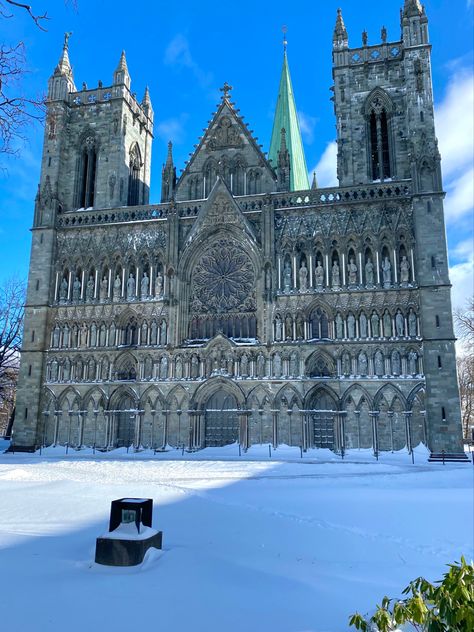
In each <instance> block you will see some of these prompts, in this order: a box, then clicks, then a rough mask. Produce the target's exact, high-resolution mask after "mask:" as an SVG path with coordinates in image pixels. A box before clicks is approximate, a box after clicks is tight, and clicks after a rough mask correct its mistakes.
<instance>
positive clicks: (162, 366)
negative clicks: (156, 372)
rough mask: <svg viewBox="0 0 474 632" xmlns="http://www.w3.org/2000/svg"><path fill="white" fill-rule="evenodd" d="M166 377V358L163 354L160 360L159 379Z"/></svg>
mask: <svg viewBox="0 0 474 632" xmlns="http://www.w3.org/2000/svg"><path fill="white" fill-rule="evenodd" d="M167 377H168V358H167V356H163V357H162V358H161V362H160V379H161V380H166V378H167Z"/></svg>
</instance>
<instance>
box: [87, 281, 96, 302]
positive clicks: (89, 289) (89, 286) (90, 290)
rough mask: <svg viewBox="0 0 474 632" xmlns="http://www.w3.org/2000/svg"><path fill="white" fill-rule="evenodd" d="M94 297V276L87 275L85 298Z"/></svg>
mask: <svg viewBox="0 0 474 632" xmlns="http://www.w3.org/2000/svg"><path fill="white" fill-rule="evenodd" d="M93 298H94V277H93V276H92V275H90V276H89V280H88V281H87V285H86V300H88V301H92V300H93Z"/></svg>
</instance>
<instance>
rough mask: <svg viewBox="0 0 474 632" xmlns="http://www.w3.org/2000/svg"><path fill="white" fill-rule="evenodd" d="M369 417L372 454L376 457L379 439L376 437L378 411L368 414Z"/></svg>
mask: <svg viewBox="0 0 474 632" xmlns="http://www.w3.org/2000/svg"><path fill="white" fill-rule="evenodd" d="M369 415H370V417H371V419H372V445H373V448H374V454H375V455H378V453H379V437H378V428H377V418H378V415H379V413H378V411H372V412H369Z"/></svg>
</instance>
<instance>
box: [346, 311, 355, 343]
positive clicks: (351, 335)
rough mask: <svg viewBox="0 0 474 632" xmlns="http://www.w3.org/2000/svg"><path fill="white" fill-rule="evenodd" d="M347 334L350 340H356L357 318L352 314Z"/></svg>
mask: <svg viewBox="0 0 474 632" xmlns="http://www.w3.org/2000/svg"><path fill="white" fill-rule="evenodd" d="M347 334H348V337H349V338H351V339H352V338H355V316H354V314H353V313H352V312H351V313H350V314H349V316H348V317H347Z"/></svg>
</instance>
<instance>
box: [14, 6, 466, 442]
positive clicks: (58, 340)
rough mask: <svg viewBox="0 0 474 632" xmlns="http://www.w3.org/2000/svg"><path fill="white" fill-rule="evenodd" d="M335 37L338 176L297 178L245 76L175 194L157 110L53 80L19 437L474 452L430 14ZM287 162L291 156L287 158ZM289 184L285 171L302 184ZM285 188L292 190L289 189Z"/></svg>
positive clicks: (66, 75) (65, 68) (113, 90)
mask: <svg viewBox="0 0 474 632" xmlns="http://www.w3.org/2000/svg"><path fill="white" fill-rule="evenodd" d="M402 29H403V35H402V39H401V41H397V42H391V43H389V42H387V41H386V34H385V33H384V31H382V42H381V44H378V45H376V46H368V44H367V42H366V40H365V38H364V45H363V46H362V47H361V48H356V49H351V48H349V45H348V37H347V31H346V29H345V26H344V23H343V20H342V15H341V14H340V13H338V17H337V22H336V28H335V31H334V44H333V76H334V88H333V90H334V97H333V100H334V108H335V115H336V122H337V132H338V138H337V142H338V177H339V181H340V186H339V187H337V188H334V189H317V188H315V187H313V188H312V189H310V190H306V191H289V190H288V189H289V181H290V179H289V177H288V168H289V167H288V165H290V164H291V160H290V159H291V157H290V156H288V150H287V148H286V145H285V131H282V146H281V150H280V152H279V164H278V165H275V164H273V163H270V162H269V161H268V160H267V158H266V157H265V154H264V153H263V152H262V149H261V147H260V146H259V145H258V144H257V142H256V140H255V138H254V137H253V135H252V133H251V132H250V131H249V129H248V127H247V126H246V125H245V124H244V123H243V121H242V118H241V117H240V115H239V113H238V110H236V109H235V107H234V104H233V103H232V102H231V100H230V87H229V86H227V85H225V86H224V88H223V96H222V100H221V103H220V106H219V107H218V110H217V112H216V114H215V115H214V117H213V119H212V121H211V122H210V124H209V126H208V128H207V129H206V130H205V133H204V135H203V137H202V138H201V139H200V141H199V144H198V146H197V148H196V150H195V152H194V154H193V156H192V158H191V160H190V162H189V163H188V164H187V166H186V169H185V170H184V172H183V174H182V175H181V177H180V178H179V179H178V180H177V179H176V175H175V173H176V171H175V167H174V164H173V158H172V148H171V145H170V147H169V152H168V157H167V160H166V163H165V165H164V167H163V173H162V175H163V186H162V201H161V203H160V204H151V205H150V204H148V188H149V177H150V156H151V138H152V128H153V111H152V107H151V102H150V99H149V96H148V91H146V93H145V97H144V99H143V101H142V103H141V104H140V103H138V102H137V101H136V99H135V97H134V96H133V95H132V94H131V93H130V77H129V75H128V70H127V66H126V61H125V57H124V56H123V55H122V58H121V60H120V63H119V67H118V68H117V70H116V72H115V74H114V82H113V85H112V86H111V87H109V88H103V87H102V86H100V87H99V88H97V89H94V90H87V89H86V87H85V86H84V89H83V90H81V91H77V90H76V88H75V86H74V82H73V79H72V72H71V70H70V65H69V59H68V46H67V41H66V42H65V47H64V51H63V55H62V57H61V60H60V63H59V64H58V67H57V68H56V70H55V73H54V75H53V77H52V79H51V82H50V89H49V101H48V125H47V129H46V133H45V142H44V152H43V164H42V175H41V183H40V186H39V191H38V196H37V200H36V211H35V220H34V227H33V243H32V253H31V265H30V276H29V286H28V300H27V309H26V324H25V335H24V344H23V351H22V359H21V369H20V386H19V391H18V397H17V402H18V403H17V416H16V421H15V432H14V443H15V445H16V446H17V447H18V448H24V449H27V448H32V447H34V446H38V445H39V444H52V443H54V444H57V443H60V444H65V443H67V444H69V445H72V446H75V447H80V446H84V445H94V446H96V447H97V448H104V449H105V448H113V447H116V446H123V445H131V444H134V445H136V446H145V447H154V448H157V449H160V448H163V447H164V446H166V445H171V446H181V445H184V446H186V447H188V448H191V449H197V448H201V447H204V446H209V445H224V444H226V443H231V442H234V441H239V442H240V443H241V444H242V445H243V446H244V447H247V446H249V445H251V444H255V443H271V444H273V445H277V444H282V443H287V444H291V445H297V446H302V447H303V448H307V447H311V446H319V447H328V448H330V449H332V450H336V451H340V450H342V449H344V448H350V447H372V448H373V449H374V450H375V451H380V450H397V449H401V448H403V447H405V446H408V448H409V449H411V447H412V446H413V445H416V444H418V443H419V442H421V441H422V442H424V443H425V444H427V445H428V446H429V448H430V449H431V450H432V451H435V452H440V451H442V450H445V451H446V452H459V451H461V450H462V442H461V424H460V410H459V399H458V390H457V380H456V370H455V355H454V336H453V329H452V318H451V309H450V284H449V278H448V262H447V253H446V242H445V232H444V219H443V196H444V193H443V190H442V184H441V171H440V156H439V153H438V150H437V144H436V136H435V130H434V120H433V95H432V89H431V78H430V45H429V41H428V31H427V19H426V15H425V13H424V11H423V9H422V8H421V7H420V5H419V4H418V2H416V1H414V0H413V1H408V0H407V2H406V3H405V8H404V11H403V15H402ZM284 169H285V170H286V172H285V174H284V173H283V170H284ZM285 183H286V184H285ZM285 187H286V190H285Z"/></svg>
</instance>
